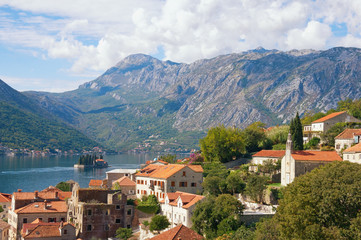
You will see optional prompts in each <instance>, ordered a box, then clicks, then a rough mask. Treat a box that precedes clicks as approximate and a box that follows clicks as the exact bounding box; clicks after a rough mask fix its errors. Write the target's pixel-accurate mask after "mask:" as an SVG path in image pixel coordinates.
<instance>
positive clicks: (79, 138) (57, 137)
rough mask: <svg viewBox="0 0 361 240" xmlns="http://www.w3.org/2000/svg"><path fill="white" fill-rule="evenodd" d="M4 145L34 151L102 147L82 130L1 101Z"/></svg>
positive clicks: (0, 111) (1, 126)
mask: <svg viewBox="0 0 361 240" xmlns="http://www.w3.org/2000/svg"><path fill="white" fill-rule="evenodd" d="M0 136H1V143H2V145H4V146H7V147H11V148H29V149H33V150H44V149H61V150H63V151H66V150H79V151H81V150H83V149H91V148H93V147H96V146H99V144H98V143H96V142H95V141H92V140H90V139H89V138H87V137H86V136H85V135H84V134H82V133H80V132H79V131H77V130H75V129H73V128H70V127H68V126H66V125H65V124H63V123H60V122H57V121H56V120H51V119H45V118H43V117H40V116H38V115H35V114H33V113H29V112H25V111H23V110H21V109H19V108H17V107H14V106H11V105H9V104H7V103H4V102H0Z"/></svg>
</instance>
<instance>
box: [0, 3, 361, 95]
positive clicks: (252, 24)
mask: <svg viewBox="0 0 361 240" xmlns="http://www.w3.org/2000/svg"><path fill="white" fill-rule="evenodd" d="M259 46H262V47H264V48H266V49H279V50H284V51H287V50H291V49H315V50H324V49H329V48H331V47H335V46H345V47H361V4H359V0H342V1H341V0H315V1H314V0H309V1H308V0H302V1H286V0H274V1H267V0H122V1H119V0H103V1H98V0H62V1H49V0H31V1H29V0H0V53H1V55H0V78H1V79H2V80H3V81H5V82H6V83H8V84H9V85H10V86H12V87H13V88H15V89H17V90H19V91H26V90H36V91H51V92H63V91H68V90H73V89H76V88H77V87H78V86H79V85H80V84H82V83H84V82H86V81H90V80H93V79H95V78H96V77H97V76H99V75H100V74H102V73H103V72H104V71H105V70H106V69H108V68H110V67H112V66H113V65H115V64H116V63H117V62H119V61H120V60H122V59H123V58H124V57H126V56H128V55H130V54H135V53H145V54H149V55H152V56H154V57H157V58H159V59H161V60H172V61H175V62H185V63H191V62H193V61H196V60H198V59H202V58H211V57H215V56H217V55H220V54H227V53H234V52H242V51H247V50H249V49H254V48H257V47H259Z"/></svg>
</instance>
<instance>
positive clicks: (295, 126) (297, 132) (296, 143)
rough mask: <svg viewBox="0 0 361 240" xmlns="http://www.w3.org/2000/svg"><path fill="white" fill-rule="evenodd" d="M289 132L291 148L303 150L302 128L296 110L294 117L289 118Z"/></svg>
mask: <svg viewBox="0 0 361 240" xmlns="http://www.w3.org/2000/svg"><path fill="white" fill-rule="evenodd" d="M290 132H291V135H292V142H293V149H294V150H303V128H302V124H301V120H300V116H299V115H298V112H297V114H296V117H295V118H294V119H292V120H291V123H290Z"/></svg>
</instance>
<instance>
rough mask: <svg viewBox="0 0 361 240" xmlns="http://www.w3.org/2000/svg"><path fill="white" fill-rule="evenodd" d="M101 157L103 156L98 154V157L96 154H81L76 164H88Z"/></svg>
mask: <svg viewBox="0 0 361 240" xmlns="http://www.w3.org/2000/svg"><path fill="white" fill-rule="evenodd" d="M102 158H103V156H102V155H100V157H99V158H98V156H97V155H96V154H86V155H81V156H80V157H79V161H78V164H81V165H87V166H90V165H94V164H95V160H97V159H102Z"/></svg>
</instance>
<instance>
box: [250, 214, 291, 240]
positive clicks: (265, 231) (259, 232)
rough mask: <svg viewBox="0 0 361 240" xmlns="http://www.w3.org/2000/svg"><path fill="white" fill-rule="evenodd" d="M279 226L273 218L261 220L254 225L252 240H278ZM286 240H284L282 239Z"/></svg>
mask: <svg viewBox="0 0 361 240" xmlns="http://www.w3.org/2000/svg"><path fill="white" fill-rule="evenodd" d="M280 239H283V238H281V237H280V230H279V224H278V222H277V221H276V220H275V218H274V217H273V218H262V219H261V221H259V222H258V223H257V224H256V230H255V232H254V240H280ZM284 240H286V239H284Z"/></svg>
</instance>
